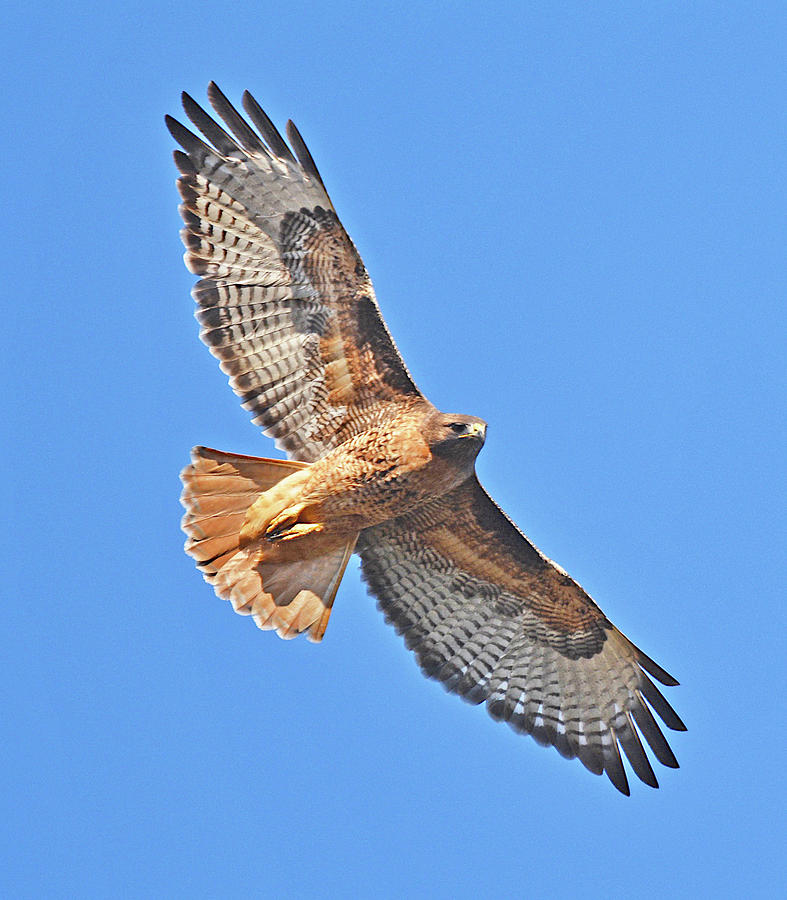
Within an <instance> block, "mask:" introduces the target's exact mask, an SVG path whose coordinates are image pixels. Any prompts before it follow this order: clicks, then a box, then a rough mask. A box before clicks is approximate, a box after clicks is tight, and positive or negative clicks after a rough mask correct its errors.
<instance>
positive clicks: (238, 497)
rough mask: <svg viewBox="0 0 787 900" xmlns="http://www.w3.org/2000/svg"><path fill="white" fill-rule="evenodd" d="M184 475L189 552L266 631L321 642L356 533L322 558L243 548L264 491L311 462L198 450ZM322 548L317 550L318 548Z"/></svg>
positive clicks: (236, 606) (321, 554)
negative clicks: (247, 524)
mask: <svg viewBox="0 0 787 900" xmlns="http://www.w3.org/2000/svg"><path fill="white" fill-rule="evenodd" d="M191 459H192V461H191V465H190V466H187V467H186V468H185V469H184V470H183V472H182V473H181V479H182V480H183V494H182V495H181V502H182V503H183V506H184V507H185V508H186V513H185V515H184V516H183V523H182V527H183V530H184V531H185V532H186V534H187V535H188V540H187V541H186V552H187V553H189V554H190V555H191V556H192V557H193V558H194V559H195V561H196V563H197V566H198V567H199V569H200V570H201V571H202V574H203V576H204V578H205V580H206V581H208V582H209V583H210V584H212V585H213V587H214V589H215V591H216V593H217V594H218V595H219V596H220V597H222V598H224V599H225V600H229V601H230V603H231V604H232V606H233V609H234V610H235V611H236V612H237V613H240V614H241V615H250V616H252V617H253V618H254V621H255V622H256V624H257V625H258V626H259V627H260V628H262V629H266V630H267V629H275V630H276V631H277V633H278V634H279V636H280V637H284V638H293V637H296V636H297V635H298V634H301V633H303V632H304V631H306V632H308V637H309V639H310V640H313V641H320V640H322V637H323V635H324V634H325V629H326V627H327V624H328V619H329V617H330V612H331V607H332V605H333V601H334V598H335V596H336V591H337V590H338V587H339V582H340V581H341V578H342V575H343V574H344V570H345V568H346V566H347V563H348V561H349V559H350V556H351V555H352V552H353V548H354V547H355V541H356V538H357V535H351V536H350V537H348V538H346V539H344V540H342V541H341V542H340V543H339V544H336V545H334V546H326V547H324V548H323V550H322V552H319V553H316V554H315V555H310V556H307V557H306V558H303V559H300V558H297V554H296V558H293V546H292V543H293V542H290V546H288V547H286V548H282V547H280V546H278V545H275V544H268V545H264V544H263V545H260V544H256V545H254V544H252V545H250V546H243V547H241V544H240V530H241V528H242V527H243V524H244V522H245V520H246V514H247V512H248V510H249V508H250V507H251V506H252V504H254V502H255V501H256V500H257V499H258V498H259V497H260V495H261V494H262V493H264V492H265V491H267V490H269V489H270V488H272V487H273V486H274V485H276V484H278V483H279V482H280V481H281V480H282V479H284V478H286V477H287V476H288V475H290V474H292V473H293V472H295V471H297V470H298V469H302V468H304V467H305V464H304V463H295V462H284V461H282V460H269V459H259V458H256V457H249V456H237V455H235V454H231V453H222V452H220V451H218V450H211V449H209V448H207V447H195V448H194V450H193V451H192V455H191ZM311 546H312V548H313V549H316V546H315V545H314V544H312V545H311Z"/></svg>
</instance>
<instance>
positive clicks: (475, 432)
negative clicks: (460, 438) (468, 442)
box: [466, 422, 486, 443]
mask: <svg viewBox="0 0 787 900" xmlns="http://www.w3.org/2000/svg"><path fill="white" fill-rule="evenodd" d="M466 437H477V438H478V439H479V440H480V441H481V442H482V443H483V442H484V441H485V440H486V422H473V423H472V424H471V425H470V427H469V428H468V429H467V435H466Z"/></svg>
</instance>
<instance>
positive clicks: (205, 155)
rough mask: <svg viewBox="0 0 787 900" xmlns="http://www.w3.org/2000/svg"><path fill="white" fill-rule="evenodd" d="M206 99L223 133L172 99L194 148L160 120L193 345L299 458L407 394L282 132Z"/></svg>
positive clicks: (308, 166)
mask: <svg viewBox="0 0 787 900" xmlns="http://www.w3.org/2000/svg"><path fill="white" fill-rule="evenodd" d="M208 97H209V99H210V102H211V104H212V106H213V108H214V110H215V112H216V113H217V114H218V116H219V117H220V118H221V119H222V120H223V122H224V124H225V125H226V127H227V129H229V130H225V129H224V128H222V127H221V125H219V124H218V123H217V122H216V121H215V120H214V119H213V118H211V116H210V115H208V113H206V112H205V111H204V110H203V109H202V108H201V107H200V106H199V105H198V104H197V103H196V102H195V101H194V100H193V99H192V98H191V97H189V96H188V94H184V95H183V106H184V109H185V111H186V114H187V115H188V117H189V119H190V120H191V121H192V123H193V124H194V125H195V126H196V128H197V129H198V130H199V131H200V132H202V134H203V136H204V137H205V139H206V141H207V142H206V141H204V140H202V139H201V138H200V137H198V136H197V135H195V134H194V133H192V132H191V131H189V130H188V129H187V128H185V127H184V126H183V125H181V124H180V123H179V122H177V120H175V119H172V118H171V117H169V116H168V117H167V125H168V127H169V129H170V132H171V133H172V135H173V137H174V138H175V140H176V141H178V143H179V144H180V145H181V146H182V147H183V151H185V152H183V151H176V152H175V163H176V165H177V167H178V169H179V171H180V173H181V177H180V178H179V180H178V189H179V191H180V194H181V197H182V198H183V203H182V205H181V207H180V212H181V215H182V217H183V221H184V223H185V228H184V229H183V231H182V232H181V236H182V238H183V242H184V244H185V246H186V254H185V260H186V265H187V266H188V268H189V269H190V271H192V272H194V273H195V274H197V275H200V276H202V277H201V280H200V281H198V282H197V284H196V285H195V286H194V289H193V291H192V294H193V296H194V299H195V300H196V302H197V304H198V306H199V309H198V310H197V313H196V315H197V319H198V320H199V322H200V324H201V326H202V330H201V332H200V336H201V338H202V340H203V341H204V342H205V343H206V344H207V345H208V347H209V348H210V351H211V353H213V355H214V356H216V357H217V358H218V359H219V361H220V365H221V368H222V370H223V371H224V372H225V373H226V374H227V375H228V376H229V381H230V385H231V386H232V388H233V390H234V391H235V393H237V394H238V395H239V396H240V398H241V402H242V404H243V406H244V408H246V409H248V410H249V411H250V412H251V413H252V414H253V416H254V418H253V421H254V422H255V424H258V425H260V426H261V427H262V428H263V430H264V431H265V433H266V434H269V435H271V436H272V437H274V438H275V439H276V441H277V444H278V445H279V446H281V447H282V448H283V449H285V450H286V451H287V453H288V455H289V456H291V457H292V458H295V459H298V460H303V461H306V462H312V461H314V460H316V459H318V458H319V457H321V456H323V455H324V454H325V453H327V452H328V451H329V450H331V449H333V448H334V447H336V446H338V445H339V444H341V443H343V442H344V441H345V440H347V439H348V438H349V437H352V436H353V435H354V434H357V433H358V432H359V431H362V430H364V429H365V428H367V427H369V425H371V424H374V423H375V422H379V421H384V420H385V419H387V418H388V417H389V416H390V415H391V413H392V411H393V409H395V408H396V407H397V406H398V405H399V404H401V403H402V402H406V401H407V400H409V399H412V398H413V397H420V393H419V391H418V389H417V388H416V386H415V384H414V383H413V381H412V379H411V377H410V375H409V373H408V371H407V369H406V367H405V365H404V363H403V361H402V359H401V357H400V355H399V353H398V351H397V349H396V347H395V345H394V343H393V340H392V338H391V336H390V334H389V332H388V330H387V328H386V326H385V323H384V321H383V319H382V316H381V314H380V311H379V307H378V305H377V301H376V298H375V295H374V290H373V288H372V284H371V280H370V279H369V276H368V274H367V272H366V269H365V267H364V265H363V261H362V260H361V258H360V256H359V254H358V251H357V250H356V249H355V246H354V245H353V243H352V241H351V240H350V238H349V237H348V235H347V233H346V231H345V230H344V228H343V227H342V224H341V222H340V221H339V219H338V217H337V215H336V212H335V211H334V209H333V205H332V204H331V200H330V198H329V197H328V194H327V192H326V190H325V187H324V185H323V183H322V179H321V178H320V175H319V172H318V171H317V168H316V166H315V164H314V161H313V160H312V157H311V155H310V153H309V151H308V149H307V148H306V145H305V143H304V141H303V138H302V137H301V136H300V134H299V133H298V131H297V129H296V128H295V126H294V125H292V123H290V124H289V127H288V135H289V138H290V142H291V144H292V148H293V149H294V151H295V153H293V151H292V150H291V149H290V147H289V146H288V145H287V143H286V142H285V141H284V139H283V138H282V137H281V135H280V134H279V133H278V131H277V130H276V129H275V127H274V126H273V124H272V123H271V121H270V119H268V117H267V116H266V115H265V113H264V112H263V111H262V109H261V108H260V107H259V105H258V104H257V103H256V101H255V100H254V98H253V97H252V96H251V95H250V94H249V93H248V92H247V93H246V94H245V95H244V108H245V110H246V112H247V114H248V116H249V118H250V119H251V120H252V122H253V123H254V125H255V126H256V129H257V130H256V131H255V129H254V128H252V127H251V125H249V123H248V122H247V121H246V119H245V118H244V117H243V116H242V115H241V114H240V113H239V112H238V111H237V110H236V109H235V108H234V107H233V106H232V104H231V103H230V102H229V101H228V100H227V98H226V97H225V96H224V95H223V94H222V93H221V91H220V90H219V89H218V87H216V85H215V84H213V83H211V85H210V87H209V89H208Z"/></svg>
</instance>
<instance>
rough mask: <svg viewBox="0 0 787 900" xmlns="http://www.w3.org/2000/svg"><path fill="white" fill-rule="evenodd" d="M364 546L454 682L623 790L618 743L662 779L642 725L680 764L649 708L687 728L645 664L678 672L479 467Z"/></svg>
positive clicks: (432, 667) (393, 617)
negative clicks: (620, 619)
mask: <svg viewBox="0 0 787 900" xmlns="http://www.w3.org/2000/svg"><path fill="white" fill-rule="evenodd" d="M356 549H357V552H358V553H359V554H360V556H361V559H362V573H363V577H364V579H365V580H366V582H367V584H368V586H369V589H370V590H371V592H372V593H373V594H375V595H376V597H377V599H378V606H379V608H380V609H381V611H382V612H383V614H384V615H385V618H386V621H388V622H389V623H390V624H392V625H393V626H394V628H395V629H396V630H397V632H398V633H399V634H401V635H402V636H403V637H404V641H405V644H406V645H407V647H408V649H410V650H413V651H414V652H415V655H416V659H417V661H418V664H419V665H420V667H421V668H422V670H423V671H424V674H426V675H427V676H428V677H430V678H435V679H437V680H438V681H440V682H442V683H443V685H444V687H445V688H446V689H447V690H449V691H452V692H454V693H457V694H459V695H460V696H462V697H463V698H464V699H465V700H467V701H468V702H470V703H482V702H485V703H486V706H487V709H488V711H489V713H490V714H491V715H492V717H493V718H495V719H498V720H502V721H505V722H507V723H508V724H509V725H510V726H511V727H512V728H513V729H514V730H515V731H518V732H522V733H528V734H531V735H532V736H533V737H534V738H535V739H536V741H537V742H538V743H539V744H542V745H549V744H551V745H553V746H554V747H556V748H557V750H558V751H559V752H560V754H561V755H563V756H565V757H568V758H573V757H578V758H579V759H580V760H581V762H582V763H583V764H584V765H585V766H586V768H588V769H589V770H590V771H591V772H594V773H595V774H601V773H602V772H606V773H607V775H608V777H609V778H610V780H611V781H612V783H613V784H614V785H615V787H617V788H618V790H620V791H622V792H623V793H626V794H627V793H628V792H629V788H628V782H627V779H626V774H625V771H624V768H623V765H622V762H621V754H620V749H621V748H622V750H623V751H624V753H625V755H626V757H627V758H628V760H629V762H630V764H631V766H632V769H633V770H634V772H635V773H636V774H637V776H638V777H639V778H640V779H641V780H642V781H644V782H645V783H647V784H649V785H651V786H652V787H657V786H658V782H657V781H656V777H655V775H654V774H653V770H652V768H651V765H650V763H649V761H648V757H647V755H646V753H645V751H644V749H643V746H642V742H641V740H640V735H641V736H642V737H644V738H645V740H646V741H647V743H648V744H649V745H650V747H651V749H652V750H653V753H654V755H655V756H656V758H657V759H658V760H659V761H660V762H661V763H663V764H664V765H666V766H669V767H671V768H676V767H677V765H678V764H677V761H676V759H675V757H674V755H673V753H672V750H671V749H670V747H669V745H668V743H667V741H666V739H665V738H664V736H663V734H662V732H661V730H660V728H659V726H658V724H657V723H656V720H655V718H654V716H653V714H652V712H651V708H652V709H653V710H654V711H655V712H656V713H657V714H658V715H659V717H660V718H661V719H662V720H663V722H664V723H665V724H666V725H667V726H668V727H669V728H672V729H675V730H685V726H684V725H683V723H682V722H681V721H680V719H679V718H678V716H677V715H676V714H675V712H674V711H673V710H672V708H671V707H670V705H669V704H668V703H667V701H666V700H665V699H664V697H663V696H662V695H661V693H660V692H659V690H658V689H657V688H656V686H655V685H654V684H653V682H652V681H651V680H650V678H648V674H647V673H650V675H652V676H653V677H654V678H656V679H658V680H659V681H661V682H662V683H663V684H667V685H674V684H677V682H676V681H675V680H674V679H673V678H672V677H671V676H670V675H668V674H667V673H666V672H665V671H664V670H663V669H662V668H661V667H660V666H658V665H657V664H656V663H655V662H653V660H651V659H650V658H649V657H647V656H646V655H645V654H644V653H642V651H640V650H639V649H638V648H637V647H635V646H634V645H633V644H632V643H631V642H630V641H629V640H628V639H627V638H626V637H625V636H624V635H623V634H622V633H621V632H620V631H618V630H617V629H616V628H615V627H614V625H612V623H611V622H609V620H608V619H607V618H606V616H605V615H604V614H603V613H602V611H601V610H600V609H599V608H598V606H596V604H595V603H594V602H593V601H592V600H591V598H590V597H589V596H588V595H587V594H586V593H585V592H584V591H583V590H582V588H581V587H580V586H579V585H578V584H577V583H576V582H575V581H573V580H572V579H571V578H570V577H569V576H568V575H567V574H566V573H565V572H564V571H563V570H562V569H560V568H559V567H558V566H556V565H555V564H554V563H553V562H551V560H549V559H547V558H546V557H545V556H543V555H542V554H541V553H540V552H539V551H538V550H537V549H536V548H535V547H534V546H533V545H532V544H531V543H530V542H529V541H528V540H527V538H525V537H524V535H523V534H522V533H521V532H520V531H519V530H518V529H517V528H516V526H515V525H514V524H513V523H512V522H511V521H510V520H509V519H508V518H507V517H506V516H505V514H504V513H503V512H502V511H501V510H500V509H499V508H498V507H497V506H496V504H495V503H494V502H493V501H492V500H491V499H490V498H489V496H488V495H487V494H486V492H485V491H484V489H483V488H482V487H481V485H480V484H479V482H478V480H477V479H476V478H475V476H472V477H471V478H470V479H469V480H468V481H466V482H465V483H464V484H463V485H461V486H460V487H458V488H456V489H455V490H454V491H452V492H451V493H450V494H447V495H445V496H444V497H442V498H440V499H439V500H437V501H434V502H433V503H431V504H430V505H429V506H427V507H423V508H421V509H419V510H418V511H417V512H416V513H413V514H410V515H408V516H403V517H401V518H399V519H395V520H393V521H391V522H387V523H384V524H382V525H378V526H376V527H375V528H372V529H368V530H367V531H365V532H363V533H362V534H361V538H360V540H359V542H358V546H357V548H356ZM635 726H636V727H635Z"/></svg>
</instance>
